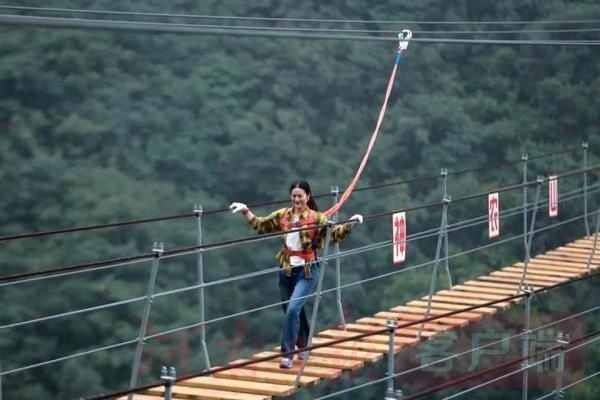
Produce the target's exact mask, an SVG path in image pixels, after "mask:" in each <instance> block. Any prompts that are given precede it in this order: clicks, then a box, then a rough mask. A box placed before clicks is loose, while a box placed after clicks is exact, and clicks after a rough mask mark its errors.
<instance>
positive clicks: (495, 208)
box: [488, 193, 500, 239]
mask: <svg viewBox="0 0 600 400" xmlns="http://www.w3.org/2000/svg"><path fill="white" fill-rule="evenodd" d="M488 236H489V238H490V239H492V238H495V237H498V236H500V198H499V197H498V193H490V194H489V195H488Z"/></svg>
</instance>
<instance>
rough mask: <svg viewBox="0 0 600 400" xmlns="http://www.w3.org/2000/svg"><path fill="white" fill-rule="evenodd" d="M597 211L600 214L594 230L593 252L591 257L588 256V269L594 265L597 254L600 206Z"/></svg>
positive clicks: (598, 216) (599, 216)
mask: <svg viewBox="0 0 600 400" xmlns="http://www.w3.org/2000/svg"><path fill="white" fill-rule="evenodd" d="M596 213H597V214H598V215H597V216H596V228H595V230H594V244H593V246H592V252H591V253H590V257H589V258H588V262H587V269H590V268H591V266H592V261H593V260H594V256H595V255H596V245H597V244H598V228H600V208H598V211H596ZM586 218H587V217H586Z"/></svg>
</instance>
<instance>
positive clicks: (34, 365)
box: [0, 338, 138, 376]
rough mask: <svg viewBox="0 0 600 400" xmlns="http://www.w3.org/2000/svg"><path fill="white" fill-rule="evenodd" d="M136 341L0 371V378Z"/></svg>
mask: <svg viewBox="0 0 600 400" xmlns="http://www.w3.org/2000/svg"><path fill="white" fill-rule="evenodd" d="M137 341H138V339H137V338H135V339H131V340H127V341H124V342H119V343H115V344H110V345H108V346H104V347H99V348H96V349H91V350H87V351H82V352H79V353H76V354H71V355H69V356H65V357H59V358H54V359H52V360H48V361H43V362H40V363H37V364H31V365H26V366H24V367H20V368H15V369H11V370H8V371H0V376H7V375H12V374H16V373H17V372H22V371H27V370H29V369H33V368H38V367H43V366H46V365H50V364H55V363H57V362H61V361H67V360H70V359H73V358H77V357H82V356H87V355H90V354H94V353H98V352H100V351H105V350H112V349H116V348H119V347H123V346H127V345H130V344H134V343H137Z"/></svg>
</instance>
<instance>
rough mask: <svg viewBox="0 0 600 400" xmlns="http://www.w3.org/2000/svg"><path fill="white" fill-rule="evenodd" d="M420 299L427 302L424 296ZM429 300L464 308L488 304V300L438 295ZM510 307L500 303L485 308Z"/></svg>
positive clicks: (507, 303)
mask: <svg viewBox="0 0 600 400" xmlns="http://www.w3.org/2000/svg"><path fill="white" fill-rule="evenodd" d="M421 299H422V300H425V301H427V300H428V299H429V297H428V296H425V297H422V298H421ZM431 299H432V300H433V301H435V302H438V303H439V302H442V303H450V304H459V305H464V306H480V305H482V304H485V303H488V302H489V300H475V299H467V298H465V297H455V296H438V295H434V296H432V297H431ZM510 306H511V304H510V303H509V302H500V303H496V304H491V305H488V306H486V307H496V308H506V307H510ZM463 308H464V307H463Z"/></svg>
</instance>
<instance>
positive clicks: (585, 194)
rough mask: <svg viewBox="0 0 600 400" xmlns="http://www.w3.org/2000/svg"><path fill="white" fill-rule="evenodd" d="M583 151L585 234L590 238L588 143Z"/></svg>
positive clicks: (583, 145)
mask: <svg viewBox="0 0 600 400" xmlns="http://www.w3.org/2000/svg"><path fill="white" fill-rule="evenodd" d="M581 148H582V149H583V214H584V220H585V234H586V235H587V236H590V223H589V221H588V171H587V168H588V162H587V149H588V143H587V142H583V143H582V144H581Z"/></svg>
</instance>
